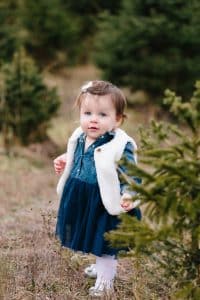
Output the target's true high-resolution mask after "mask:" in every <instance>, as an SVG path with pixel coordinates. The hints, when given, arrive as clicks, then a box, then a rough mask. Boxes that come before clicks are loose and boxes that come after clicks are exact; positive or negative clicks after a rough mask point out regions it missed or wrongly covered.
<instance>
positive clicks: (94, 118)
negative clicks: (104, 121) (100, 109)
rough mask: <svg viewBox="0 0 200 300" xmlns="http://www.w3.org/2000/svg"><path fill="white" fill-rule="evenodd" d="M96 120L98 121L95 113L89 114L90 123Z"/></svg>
mask: <svg viewBox="0 0 200 300" xmlns="http://www.w3.org/2000/svg"><path fill="white" fill-rule="evenodd" d="M97 121H98V119H97V116H96V115H95V114H93V115H92V116H91V120H90V122H92V123H97Z"/></svg>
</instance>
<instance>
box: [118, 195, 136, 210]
mask: <svg viewBox="0 0 200 300" xmlns="http://www.w3.org/2000/svg"><path fill="white" fill-rule="evenodd" d="M131 198H132V197H131V195H129V194H127V193H124V194H123V195H122V197H121V207H123V209H124V210H125V211H129V210H131V209H133V208H135V207H136V206H138V205H139V204H140V200H135V201H132V200H131Z"/></svg>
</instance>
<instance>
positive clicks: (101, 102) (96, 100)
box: [80, 93, 121, 140]
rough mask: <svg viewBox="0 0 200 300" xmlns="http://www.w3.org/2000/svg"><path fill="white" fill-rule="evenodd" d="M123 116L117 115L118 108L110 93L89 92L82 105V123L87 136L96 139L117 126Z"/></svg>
mask: <svg viewBox="0 0 200 300" xmlns="http://www.w3.org/2000/svg"><path fill="white" fill-rule="evenodd" d="M120 121H121V117H120V116H117V115H116V109H115V107H114V104H113V102H112V99H111V96H110V95H103V96H99V95H92V94H89V93H88V94H87V95H86V97H85V98H84V99H83V100H82V103H81V107H80V125H81V127H82V129H83V131H84V132H85V133H86V135H87V137H88V138H89V139H91V140H96V139H97V138H98V137H100V136H101V135H103V134H104V133H106V132H107V131H111V130H113V129H115V128H117V127H118V126H119V125H120Z"/></svg>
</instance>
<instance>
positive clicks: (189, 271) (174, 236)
mask: <svg viewBox="0 0 200 300" xmlns="http://www.w3.org/2000/svg"><path fill="white" fill-rule="evenodd" d="M165 95H166V97H165V99H164V102H165V103H166V104H168V105H169V107H170V111H171V112H172V113H173V114H174V115H175V116H176V118H177V119H178V120H179V125H174V124H171V123H156V122H155V121H153V122H152V124H151V127H150V129H149V130H148V131H147V130H145V131H144V130H143V131H141V150H140V155H139V157H140V163H141V165H142V166H141V165H138V166H129V169H130V175H133V174H134V175H136V176H140V177H141V178H142V179H143V183H142V185H136V184H134V183H133V184H131V188H132V189H133V190H136V191H137V192H138V195H137V197H140V199H141V201H142V203H143V204H144V205H143V206H144V213H143V215H144V217H143V221H142V222H139V221H137V220H134V219H133V218H132V217H130V216H128V215H123V216H122V222H121V225H120V227H119V229H118V230H117V231H114V232H112V233H111V234H110V238H111V240H112V242H113V243H114V244H117V245H119V244H120V245H123V246H128V247H130V249H131V251H130V254H134V255H135V254H137V253H139V254H144V255H147V256H148V257H150V258H151V259H153V260H154V261H155V260H157V262H159V264H160V265H161V266H162V267H163V268H164V270H165V271H166V276H173V278H174V283H175V290H176V291H175V292H174V291H173V295H174V296H175V299H181V300H183V299H195V300H197V299H200V82H197V83H196V90H195V92H194V94H193V97H192V98H191V99H190V101H188V102H184V101H182V98H181V97H177V96H176V95H175V93H174V92H171V91H170V90H167V91H166V93H165ZM172 299H174V298H172Z"/></svg>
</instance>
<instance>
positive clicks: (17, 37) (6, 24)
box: [0, 0, 23, 64]
mask: <svg viewBox="0 0 200 300" xmlns="http://www.w3.org/2000/svg"><path fill="white" fill-rule="evenodd" d="M18 14H19V3H18V1H15V0H1V1H0V64H1V63H3V61H8V60H10V59H12V56H13V54H14V52H15V51H16V50H17V49H18V48H19V46H20V45H21V44H22V40H23V34H22V28H21V24H20V21H19V15H18Z"/></svg>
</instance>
